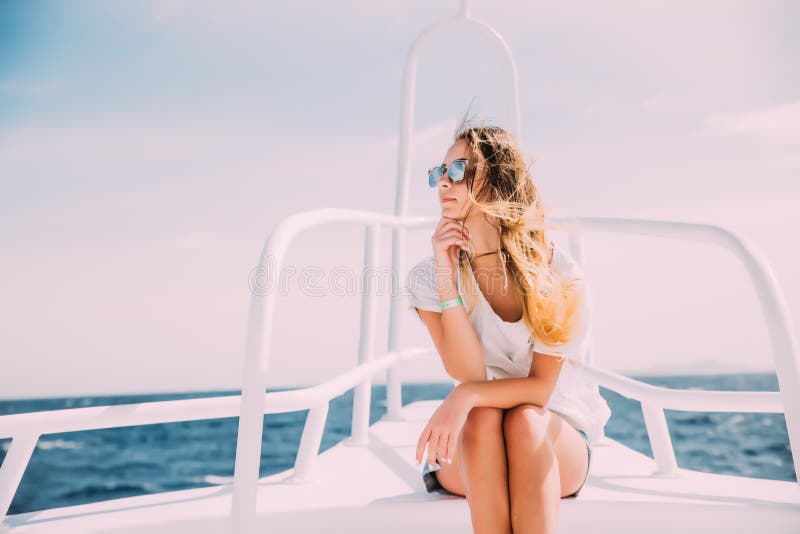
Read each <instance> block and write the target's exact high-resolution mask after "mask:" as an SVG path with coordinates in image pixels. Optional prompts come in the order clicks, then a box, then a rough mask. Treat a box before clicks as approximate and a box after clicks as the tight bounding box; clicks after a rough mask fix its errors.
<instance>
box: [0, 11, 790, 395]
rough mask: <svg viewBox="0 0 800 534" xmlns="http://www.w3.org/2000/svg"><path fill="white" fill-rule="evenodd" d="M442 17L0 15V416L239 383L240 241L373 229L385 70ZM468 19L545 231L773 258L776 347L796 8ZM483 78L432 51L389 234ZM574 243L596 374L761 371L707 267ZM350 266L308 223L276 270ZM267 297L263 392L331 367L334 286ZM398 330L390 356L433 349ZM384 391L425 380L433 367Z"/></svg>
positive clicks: (746, 283) (345, 354)
mask: <svg viewBox="0 0 800 534" xmlns="http://www.w3.org/2000/svg"><path fill="white" fill-rule="evenodd" d="M458 12H459V3H458V2H454V1H448V2H444V1H436V2H431V1H428V0H426V1H409V2H390V1H371V2H347V1H344V2H336V3H332V2H330V3H328V2H308V1H293V2H245V1H242V2H226V3H220V2H211V1H198V2H188V1H180V0H172V1H165V0H160V1H142V2H133V1H128V2H122V1H99V0H98V1H91V2H89V1H76V2H71V3H69V4H67V3H63V2H56V1H49V2H39V3H37V4H36V5H35V6H34V5H32V4H31V3H29V2H23V1H12V0H6V1H5V2H1V3H0V244H1V245H2V246H0V265H2V274H3V276H2V277H0V295H1V296H2V298H0V325H2V326H1V327H0V358H2V362H3V372H2V373H0V398H21V397H43V396H62V395H91V394H112V393H145V392H167V391H170V392H172V391H197V390H217V389H220V390H223V389H224V390H230V389H239V388H240V387H241V380H242V361H243V355H244V340H245V333H246V331H245V327H246V320H247V313H248V308H249V302H250V296H251V292H250V287H249V285H248V281H249V276H250V273H251V271H252V269H253V268H254V267H255V264H256V262H257V260H258V257H259V254H260V252H261V248H262V246H263V244H264V242H265V240H266V239H267V238H268V236H269V234H270V232H271V231H272V230H273V229H274V228H275V226H276V225H277V224H278V223H279V222H280V221H281V220H282V219H283V218H285V217H287V216H288V215H290V214H293V213H297V212H301V211H305V210H309V209H314V208H321V207H339V208H352V209H359V210H367V211H375V212H381V213H393V212H394V195H395V184H396V173H397V165H398V133H399V127H400V108H401V97H402V94H401V89H402V75H403V69H404V64H405V59H406V56H407V54H408V52H409V50H410V49H411V46H412V43H413V41H414V39H415V38H416V37H417V36H418V35H419V34H420V33H421V32H422V31H424V30H425V29H427V28H429V27H430V26H432V25H434V24H436V23H438V22H442V21H445V20H448V19H449V18H451V17H453V16H456V15H457V14H458ZM471 13H472V15H473V16H474V17H475V18H477V19H479V20H481V21H483V22H485V23H486V24H489V25H491V26H492V27H493V28H495V29H496V30H497V31H498V32H499V34H500V35H501V36H502V37H503V38H504V39H505V40H506V42H507V43H508V46H509V47H510V49H511V51H512V52H513V54H514V56H515V61H516V65H517V69H518V74H519V90H520V106H521V125H522V126H521V135H520V141H521V145H522V147H523V149H524V150H525V153H526V155H529V156H530V157H531V158H533V159H534V160H535V163H534V165H533V167H532V171H533V177H534V180H535V181H536V183H537V185H538V187H539V190H540V192H541V194H542V197H543V199H544V204H545V206H546V207H548V209H550V211H551V214H553V216H555V217H558V216H604V217H632V218H633V217H635V218H653V219H659V220H683V221H692V222H704V223H711V224H716V225H720V226H722V227H724V228H727V229H729V230H731V231H733V232H735V233H737V235H739V236H741V237H742V238H743V239H745V240H746V242H747V243H748V245H749V246H750V247H751V248H752V250H753V251H755V253H756V254H757V255H758V256H759V258H761V259H762V260H763V261H765V262H766V264H767V265H769V268H770V270H771V273H772V275H773V277H774V280H775V282H776V284H777V287H778V288H779V290H780V295H781V296H782V299H783V301H784V304H785V306H786V309H787V311H788V315H789V320H790V325H791V327H792V335H793V336H794V339H795V342H797V325H800V281H798V280H797V278H796V277H795V276H794V274H795V273H797V272H800V253H798V251H797V250H798V248H797V245H798V244H800V239H798V237H797V230H798V229H800V209H799V208H800V150H799V149H800V126H798V125H800V37H798V35H797V32H796V31H794V24H793V23H794V21H796V20H798V19H800V4H798V3H796V2H790V1H784V2H777V1H763V2H762V1H759V2H756V1H750V2H723V1H717V2H707V1H706V2H688V1H682V2H675V1H670V2H634V1H624V2H623V1H608V2H602V3H599V2H598V3H591V4H589V3H584V2H560V3H558V5H553V3H547V2H522V1H518V2H512V1H492V2H489V1H475V2H472V4H471ZM498 65H499V63H498V57H497V55H496V54H495V52H494V51H493V49H491V48H487V47H486V43H485V41H483V40H482V39H481V38H480V37H479V36H477V34H475V33H472V32H469V31H466V30H464V29H454V30H451V31H449V32H447V33H446V34H442V35H436V36H434V37H432V38H431V39H430V40H429V42H428V45H427V47H426V49H425V51H424V53H423V55H422V57H421V59H420V63H419V69H418V72H417V96H416V107H415V111H414V121H415V123H414V140H413V145H412V152H411V158H412V159H411V176H412V183H411V186H410V199H409V213H410V214H417V215H429V216H437V215H438V213H439V209H438V205H437V202H436V197H435V195H434V194H432V191H431V190H430V189H428V187H427V184H426V177H425V170H426V169H427V168H428V167H430V166H432V165H433V164H435V163H439V162H440V161H441V159H442V158H443V156H444V154H445V152H446V151H447V148H448V147H449V145H450V143H451V139H450V138H451V135H452V131H453V129H454V128H455V126H456V124H457V121H458V119H459V118H460V117H461V116H462V115H463V114H464V113H465V112H466V111H467V109H468V108H469V107H470V105H471V106H472V107H471V111H472V112H473V113H479V114H480V115H481V116H483V117H485V118H487V119H488V120H490V121H491V122H492V123H494V124H497V125H500V126H508V125H509V119H508V113H507V109H508V108H507V106H506V102H505V101H504V95H505V87H506V86H505V83H506V81H505V80H504V79H503V78H501V75H502V70H501V69H500V68H499V67H498ZM431 231H432V227H431V228H429V229H427V230H425V229H423V230H420V231H416V232H414V233H412V234H410V235H409V243H408V257H407V258H406V264H407V266H409V267H410V265H413V263H415V262H416V261H417V260H418V259H420V258H422V257H423V256H425V255H428V254H430V253H431V251H430V232H431ZM555 237H556V239H557V240H558V241H559V242H562V243H567V242H566V235H565V234H559V233H556V234H555ZM390 239H391V235H390V233H389V232H383V233H382V242H383V249H382V257H383V261H384V262H385V265H389V261H390V259H389V252H390V251H389V249H390ZM584 239H585V258H584V260H585V262H584V268H585V271H586V273H587V278H588V279H589V281H590V284H591V288H592V292H593V296H594V303H595V309H594V328H593V331H594V339H593V346H592V355H593V358H594V363H595V364H596V365H600V366H602V367H605V368H608V369H611V370H614V371H617V372H623V373H626V374H631V375H634V374H648V373H650V374H664V373H683V372H709V373H713V372H742V371H759V372H770V371H773V370H774V369H775V364H774V360H773V354H772V352H771V347H770V343H769V338H768V335H767V329H766V324H765V321H764V319H763V316H762V314H761V311H760V304H759V300H758V298H757V295H756V293H755V291H754V288H753V286H752V284H751V282H750V280H749V278H748V274H747V271H746V270H745V269H744V268H743V266H742V265H741V264H740V263H739V262H738V261H737V260H736V258H735V257H734V256H733V255H732V254H731V253H730V252H728V251H726V250H723V249H721V248H719V247H716V246H709V245H702V244H699V243H693V242H682V241H677V240H673V239H666V238H645V237H642V236H634V235H625V234H609V233H599V232H586V233H584ZM565 246H568V245H565ZM362 247H363V230H362V229H361V228H358V227H356V226H354V225H332V226H328V227H324V228H320V229H319V230H317V231H315V232H305V233H303V234H301V235H300V236H299V237H298V239H297V241H296V242H294V243H293V245H292V247H291V248H290V249H289V253H288V257H287V259H286V265H291V266H294V267H295V269H296V270H297V271H302V270H303V269H304V268H308V267H309V266H313V267H315V268H318V269H321V270H322V272H323V273H324V274H325V275H326V276H325V278H324V279H323V280H322V282H320V285H324V284H325V283H328V282H329V281H330V280H332V277H331V276H330V274H331V273H332V272H333V269H334V268H335V267H341V268H344V269H351V271H352V272H357V269H359V268H360V265H361V262H362V259H363V250H362ZM295 282H297V280H296V279H295ZM290 287H291V288H292V290H290V291H289V292H288V293H287V294H282V295H281V296H280V297H279V298H278V301H277V303H278V304H277V310H279V311H278V314H277V316H276V323H275V324H276V328H275V334H274V336H273V338H272V340H271V342H272V351H273V352H272V354H273V356H272V358H271V360H270V368H269V369H270V370H269V380H268V382H269V384H270V387H293V386H297V385H310V384H314V383H317V382H319V381H321V380H324V379H326V378H330V377H332V376H334V375H336V374H337V373H340V372H343V371H345V370H346V369H348V368H349V367H351V366H352V365H354V364H355V363H356V362H357V346H358V325H359V303H360V298H359V296H358V295H357V294H355V293H353V292H351V293H350V294H345V295H336V294H333V292H331V291H330V286H328V287H327V289H328V291H327V292H326V293H325V296H324V297H323V298H321V297H320V296H319V295H309V294H303V292H302V291H300V288H299V284H297V283H295V284H294V285H292V286H290ZM380 306H381V307H380V309H379V310H378V317H379V318H381V319H382V322H381V325H382V330H381V329H379V332H378V340H377V341H378V347H377V348H378V351H379V352H380V351H382V350H383V349H384V348H385V346H386V328H385V326H386V323H385V320H386V318H387V317H388V312H387V309H386V308H387V306H388V299H387V298H382V299H381V300H380ZM404 311H405V312H406V313H404V315H403V319H402V321H401V330H400V332H401V340H402V346H405V347H413V346H422V345H426V344H430V340H429V338H428V337H427V332H426V331H425V330H424V327H423V326H422V324H421V322H420V321H419V320H418V319H417V317H416V315H413V312H412V311H410V310H404ZM403 376H404V377H405V379H406V380H409V381H439V380H447V376H446V374H445V373H444V371H443V369H442V366H441V363H440V362H439V361H438V360H436V359H434V358H428V359H426V360H422V361H415V362H408V363H405V364H404V366H403ZM375 380H376V382H382V377H381V376H380V375H376V376H375Z"/></svg>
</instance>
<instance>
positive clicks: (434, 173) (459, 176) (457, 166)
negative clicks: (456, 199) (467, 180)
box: [428, 158, 469, 187]
mask: <svg viewBox="0 0 800 534" xmlns="http://www.w3.org/2000/svg"><path fill="white" fill-rule="evenodd" d="M468 161H469V159H468V158H461V159H457V160H454V161H452V162H451V163H450V165H445V164H444V163H442V164H441V165H439V166H438V167H431V168H430V169H428V185H429V186H431V187H436V185H437V184H438V183H439V178H441V177H442V175H443V174H444V172H445V170H446V171H447V176H448V177H449V178H450V181H451V182H453V183H454V184H457V183H459V182H460V181H462V180H463V179H464V170H466V168H467V162H468Z"/></svg>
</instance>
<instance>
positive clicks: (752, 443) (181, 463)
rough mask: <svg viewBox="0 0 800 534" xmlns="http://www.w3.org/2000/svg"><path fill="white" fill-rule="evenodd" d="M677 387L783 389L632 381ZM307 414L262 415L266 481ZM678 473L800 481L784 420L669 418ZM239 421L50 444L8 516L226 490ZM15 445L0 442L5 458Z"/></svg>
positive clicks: (293, 450)
mask: <svg viewBox="0 0 800 534" xmlns="http://www.w3.org/2000/svg"><path fill="white" fill-rule="evenodd" d="M634 378H638V379H640V380H642V381H644V382H647V383H650V384H655V385H662V386H665V387H673V388H692V389H704V390H730V391H778V385H777V379H776V376H775V375H774V374H769V373H767V374H739V375H713V376H672V377H663V376H662V377H634ZM452 387H453V386H452V384H409V385H404V386H403V404H408V403H410V402H414V401H417V400H426V399H443V398H444V397H446V396H447V394H448V393H449V392H450V390H451V389H452ZM600 392H601V394H602V395H603V397H604V398H605V399H606V400H607V401H608V403H609V405H610V406H611V410H612V413H613V415H612V417H611V420H610V421H609V422H608V424H607V425H606V434H607V435H608V436H609V437H611V438H613V439H616V440H618V441H620V442H621V443H623V444H625V445H627V446H629V447H631V448H632V449H635V450H637V451H640V452H641V453H643V454H646V455H648V456H650V457H652V456H653V453H652V450H651V448H650V444H649V442H648V440H647V435H646V431H645V427H644V419H643V417H642V411H641V407H640V404H639V403H638V402H636V401H633V400H630V399H626V398H624V397H622V396H620V395H617V394H616V393H614V392H612V391H609V390H606V389H604V388H600ZM238 393H239V392H238V391H230V392H214V393H202V392H199V393H193V394H160V395H120V396H110V397H77V398H75V397H73V398H49V399H31V400H14V401H0V415H4V414H12V413H24V412H33V411H40V410H54V409H60V408H77V407H82V406H103V405H112V404H127V403H134V402H147V401H160V400H172V399H184V398H195V397H207V396H219V395H236V394H238ZM385 398H386V389H385V387H384V386H374V387H373V389H372V410H371V414H370V424H372V423H374V422H376V421H377V420H378V419H380V418H381V417H382V416H383V415H384V414H385V413H386V407H385ZM352 399H353V391H352V390H351V391H349V392H347V393H345V394H344V395H341V396H339V397H337V398H335V399H333V400H332V402H331V406H330V411H329V414H328V420H327V423H326V426H325V432H324V435H323V438H322V445H321V450H322V451H324V450H327V449H328V448H330V447H332V446H334V445H335V444H337V443H339V442H340V441H342V440H343V439H345V438H346V437H348V436H349V435H350V421H351V415H352ZM307 414H308V410H303V411H299V412H292V413H285V414H269V415H266V416H265V417H264V422H265V424H264V434H263V446H262V453H261V476H266V475H270V474H274V473H278V472H281V471H284V470H286V469H289V468H291V467H292V465H293V463H294V460H295V456H296V454H297V448H298V446H299V444H300V436H301V433H302V431H303V425H304V423H305V418H306V415H307ZM666 414H667V421H668V423H669V429H670V434H671V436H672V440H673V444H674V447H675V454H676V456H677V459H678V465H679V466H680V467H685V468H688V469H695V470H698V471H707V472H714V473H723V474H735V475H742V476H748V477H758V478H768V479H775V480H792V481H793V480H796V474H795V471H794V467H793V465H792V459H791V450H790V449H789V438H788V433H787V431H786V423H785V419H784V416H783V414H750V413H718V412H711V413H702V412H697V413H694V412H682V411H672V410H668V411H667V412H666ZM237 423H238V418H235V417H231V418H225V419H210V420H205V421H192V422H178V423H165V424H155V425H142V426H132V427H123V428H112V429H105V430H88V431H81V432H64V433H58V434H48V435H45V436H42V437H41V439H40V441H39V443H38V445H37V447H36V450H35V451H34V453H33V456H32V458H31V461H30V463H29V465H28V468H27V470H26V471H25V475H24V476H23V479H22V482H21V484H20V487H19V489H18V490H17V493H16V495H15V497H14V500H13V501H12V504H11V508H10V510H9V513H10V514H18V513H23V512H30V511H35V510H42V509H46V508H54V507H59V506H69V505H74V504H81V503H88V502H94V501H102V500H107V499H114V498H119V497H127V496H132V495H141V494H147V493H158V492H162V491H170V490H177V489H185V488H194V487H200V486H208V485H212V484H222V483H227V482H230V481H231V480H232V476H233V466H234V456H235V452H236V432H237ZM10 441H11V440H10V439H3V440H0V459H3V458H4V457H5V454H6V451H7V450H8V447H9V444H10Z"/></svg>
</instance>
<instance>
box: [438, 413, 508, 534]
mask: <svg viewBox="0 0 800 534" xmlns="http://www.w3.org/2000/svg"><path fill="white" fill-rule="evenodd" d="M503 411H504V410H503V409H502V408H492V407H488V406H476V407H475V408H473V409H472V410H471V411H470V412H469V415H468V416H467V421H466V422H465V423H464V426H463V427H462V429H461V434H460V435H459V438H458V448H457V451H456V454H455V456H454V457H453V463H452V464H445V465H443V466H442V468H441V469H440V470H439V471H437V472H436V476H437V478H438V479H439V483H440V484H441V485H442V486H443V487H444V488H445V489H446V490H448V491H451V492H453V493H456V494H458V495H464V496H466V498H467V502H468V503H469V509H470V516H471V519H472V529H473V531H474V532H475V533H476V534H479V533H483V532H487V533H493V534H494V533H497V532H509V533H510V532H511V520H510V513H509V510H510V507H509V502H508V466H507V463H506V448H505V439H504V437H503Z"/></svg>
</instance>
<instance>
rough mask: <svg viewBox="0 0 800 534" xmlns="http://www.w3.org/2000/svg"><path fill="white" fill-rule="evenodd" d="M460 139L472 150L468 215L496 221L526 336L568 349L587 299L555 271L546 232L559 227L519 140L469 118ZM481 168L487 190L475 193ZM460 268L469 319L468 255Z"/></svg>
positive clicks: (458, 130)
mask: <svg viewBox="0 0 800 534" xmlns="http://www.w3.org/2000/svg"><path fill="white" fill-rule="evenodd" d="M461 139H463V140H464V141H466V142H467V145H468V146H469V149H468V152H469V154H468V155H469V162H468V164H467V167H466V171H465V174H464V181H465V183H466V185H467V190H468V192H469V198H470V200H471V202H472V203H473V206H470V209H472V207H477V208H478V209H479V210H480V211H482V212H483V213H484V216H492V217H494V218H495V219H496V220H497V222H498V223H499V228H498V232H499V234H500V242H501V246H502V249H501V260H502V263H503V266H504V269H505V274H506V275H510V276H507V278H506V279H507V280H508V279H510V280H511V281H512V288H513V289H514V295H515V297H516V298H517V301H518V302H519V303H520V305H521V306H522V310H523V315H522V317H523V321H524V323H525V326H526V328H527V330H528V332H530V333H531V335H532V336H534V337H535V338H536V339H537V340H539V341H541V342H542V343H544V344H546V345H549V346H556V347H557V346H559V345H562V344H564V343H567V342H568V341H569V339H570V337H571V336H572V334H573V333H574V330H575V327H576V319H577V311H578V309H579V307H580V305H581V303H582V301H581V299H582V298H584V297H583V295H582V294H581V292H580V291H576V290H575V282H576V279H574V278H572V279H565V278H564V277H561V276H557V275H558V274H559V273H557V272H555V270H554V269H553V265H552V260H553V254H554V249H553V247H552V246H551V242H550V240H549V239H548V231H549V230H551V229H556V227H555V226H549V225H548V224H547V223H546V217H545V210H544V208H543V206H542V201H541V198H540V196H539V192H538V190H537V188H536V184H535V183H534V182H533V179H532V177H531V174H530V172H529V167H530V165H529V164H526V162H525V159H524V157H523V155H522V153H521V151H520V148H519V146H518V144H517V141H516V139H514V137H513V136H512V135H511V134H510V133H508V132H507V131H506V130H504V129H502V128H500V127H497V126H485V125H483V124H481V125H479V126H469V125H468V122H467V121H466V118H465V119H462V121H461V123H460V124H459V125H458V127H457V128H456V132H455V134H454V141H458V140H461ZM479 168H481V169H484V170H485V175H484V176H485V180H484V181H483V187H481V188H480V189H479V190H478V191H475V190H474V184H475V178H476V176H477V175H478V173H477V170H478V169H479ZM487 220H489V219H488V218H487ZM490 223H491V221H490ZM495 226H496V225H495ZM496 227H497V226H496ZM459 265H460V267H461V268H460V275H459V280H460V282H461V287H463V288H465V289H466V291H465V293H466V297H467V312H468V313H469V314H471V313H472V311H473V309H474V308H475V304H476V302H477V292H476V291H475V288H474V287H473V285H472V277H471V276H469V273H470V272H471V271H472V266H471V264H470V259H469V256H468V254H467V252H466V251H464V250H460V252H459Z"/></svg>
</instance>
